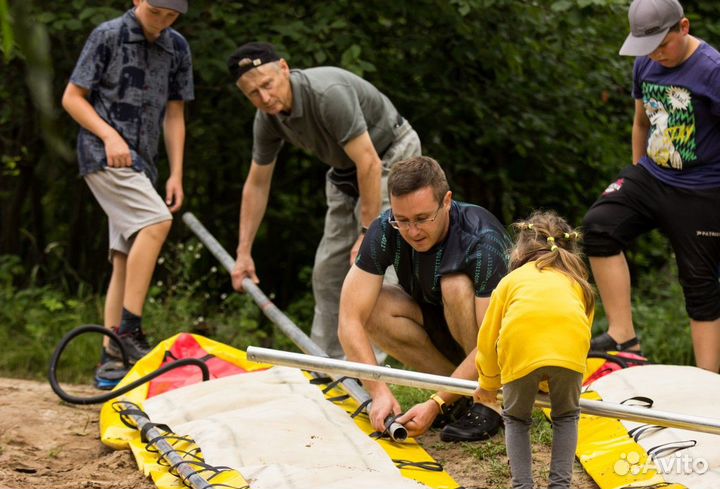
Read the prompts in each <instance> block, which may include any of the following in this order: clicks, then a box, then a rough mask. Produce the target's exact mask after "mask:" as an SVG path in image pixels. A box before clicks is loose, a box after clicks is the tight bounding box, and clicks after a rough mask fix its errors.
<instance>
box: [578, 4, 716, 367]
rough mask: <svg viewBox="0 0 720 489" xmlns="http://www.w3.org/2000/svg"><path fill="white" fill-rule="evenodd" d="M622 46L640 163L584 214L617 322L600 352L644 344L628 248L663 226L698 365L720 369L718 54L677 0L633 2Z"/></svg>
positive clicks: (597, 341) (599, 342)
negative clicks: (635, 317)
mask: <svg viewBox="0 0 720 489" xmlns="http://www.w3.org/2000/svg"><path fill="white" fill-rule="evenodd" d="M628 16H629V19H630V28H631V33H630V35H629V36H628V37H627V39H626V40H625V43H624V44H623V46H622V48H621V49H620V54H621V55H624V56H637V59H636V61H635V67H634V71H633V79H634V82H633V97H634V98H635V119H634V122H633V129H632V150H633V165H631V166H630V167H628V168H625V169H624V170H623V171H622V172H621V173H620V176H619V178H618V179H617V180H616V181H615V182H613V183H612V184H611V185H610V186H609V187H608V188H607V189H606V190H605V192H604V193H603V194H602V195H601V196H600V198H599V199H598V200H597V201H596V202H595V203H594V204H593V206H592V207H591V208H590V210H589V211H588V213H587V214H586V216H585V222H584V229H585V252H586V254H587V255H588V256H589V257H590V264H591V266H592V271H593V275H594V277H595V281H596V283H597V285H598V289H599V292H600V296H601V298H602V301H603V304H604V306H605V310H606V312H607V317H608V323H609V329H608V332H607V333H603V334H602V335H600V336H598V337H596V338H594V339H593V340H592V343H591V349H592V350H595V351H606V350H618V351H622V350H625V351H639V348H640V346H639V341H638V339H637V337H636V336H635V331H634V328H633V323H632V311H631V301H630V274H629V271H628V266H627V262H626V260H625V256H624V254H623V251H624V250H625V249H626V248H627V247H628V245H629V244H630V243H631V242H632V241H633V240H634V239H635V238H636V237H637V236H639V235H640V234H643V233H647V232H648V231H650V230H652V229H655V228H658V229H660V230H661V231H662V232H663V233H664V234H665V235H666V236H667V237H668V238H669V240H670V243H671V245H672V247H673V251H674V252H675V255H676V260H677V265H678V274H679V278H680V283H681V285H682V287H683V293H684V296H685V307H686V310H687V313H688V315H689V316H690V326H691V334H692V340H693V347H694V351H695V360H696V363H697V365H698V367H701V368H704V369H707V370H711V371H713V372H718V369H720V284H719V283H718V265H719V264H720V191H718V190H720V53H718V51H716V50H715V49H714V48H713V47H711V46H710V45H708V44H707V43H705V42H704V41H702V40H700V39H698V38H696V37H694V36H692V35H690V21H689V20H688V19H687V17H685V15H684V13H683V8H682V6H681V5H680V3H679V2H678V1H677V0H634V1H633V2H632V4H631V5H630V10H629V15H628Z"/></svg>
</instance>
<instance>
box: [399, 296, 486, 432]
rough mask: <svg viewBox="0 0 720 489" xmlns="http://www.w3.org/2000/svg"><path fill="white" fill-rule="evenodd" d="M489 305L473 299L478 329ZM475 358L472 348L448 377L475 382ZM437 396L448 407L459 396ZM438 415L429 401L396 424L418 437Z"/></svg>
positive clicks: (438, 408) (413, 408)
mask: <svg viewBox="0 0 720 489" xmlns="http://www.w3.org/2000/svg"><path fill="white" fill-rule="evenodd" d="M489 304H490V298H489V297H476V298H475V321H476V322H477V328H478V329H479V327H480V325H481V324H482V321H483V318H484V317H485V311H487V308H488V305H489ZM476 356H477V347H475V348H473V350H472V351H471V352H470V353H469V354H468V355H467V357H465V359H464V360H463V361H462V363H461V364H460V365H458V366H457V368H456V369H455V370H453V373H452V374H450V377H454V378H456V379H465V380H477V378H478V373H477V368H476V367H475V357H476ZM437 395H438V396H439V397H440V398H441V399H442V400H443V401H444V402H445V403H446V404H448V405H450V404H452V403H454V402H455V401H456V400H457V399H458V398H460V395H458V394H453V393H451V392H445V391H440V392H438V393H437ZM438 414H440V406H439V405H438V403H436V402H435V401H433V400H432V399H430V400H427V401H425V402H423V403H420V404H416V405H415V406H413V407H412V408H411V409H409V410H408V411H407V412H406V413H405V414H403V415H402V416H400V417H399V418H398V419H397V422H398V423H400V424H402V425H403V426H405V428H406V429H407V430H408V435H410V436H419V435H422V434H423V433H425V432H426V431H427V430H428V429H429V428H430V426H431V425H432V422H433V421H434V420H435V418H436V417H437V415H438Z"/></svg>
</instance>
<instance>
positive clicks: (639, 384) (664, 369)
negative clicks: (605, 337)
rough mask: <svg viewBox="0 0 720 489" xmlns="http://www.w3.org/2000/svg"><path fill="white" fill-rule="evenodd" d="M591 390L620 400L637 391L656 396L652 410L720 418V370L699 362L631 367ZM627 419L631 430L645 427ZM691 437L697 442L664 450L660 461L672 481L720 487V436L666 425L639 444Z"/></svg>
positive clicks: (694, 487)
mask: <svg viewBox="0 0 720 489" xmlns="http://www.w3.org/2000/svg"><path fill="white" fill-rule="evenodd" d="M588 390H593V391H596V392H598V393H599V394H600V396H601V397H602V399H603V401H609V402H615V403H618V402H622V401H624V400H626V399H628V398H631V397H635V396H644V397H649V398H650V399H652V400H653V401H654V403H653V406H652V408H651V409H649V410H648V412H649V413H652V411H653V410H658V411H667V412H672V413H678V414H685V415H693V416H703V417H706V418H715V419H717V420H718V422H720V411H718V406H720V375H717V374H714V373H712V372H709V371H707V370H702V369H699V368H696V367H682V366H673V365H647V366H642V367H632V368H626V369H622V370H618V371H615V372H613V373H612V374H610V375H606V376H604V377H601V378H600V379H598V380H596V381H595V382H593V383H592V384H591V385H590V386H589V387H588ZM627 404H628V405H638V404H636V403H635V404H632V403H627ZM622 423H623V425H624V426H625V427H626V428H627V429H628V431H629V430H631V429H633V428H635V427H636V426H641V423H634V422H630V421H622ZM689 440H695V441H697V445H695V446H694V447H691V448H684V449H682V450H679V451H677V452H675V453H660V454H659V455H658V456H656V457H655V465H656V466H658V467H659V468H660V469H661V472H662V473H663V477H664V478H665V481H666V482H674V483H679V484H683V485H685V486H686V487H688V488H689V489H717V488H718V487H720V435H712V434H708V433H700V432H698V431H690V430H681V429H674V428H665V429H661V430H648V431H647V432H646V433H645V434H644V435H642V436H640V438H639V440H638V444H639V445H640V446H642V447H643V448H644V449H645V451H648V450H651V449H652V448H653V447H657V446H659V445H663V444H666V443H681V442H687V441H689ZM637 469H638V468H635V470H637ZM698 469H699V470H698ZM704 469H707V471H706V472H704ZM700 472H704V473H700Z"/></svg>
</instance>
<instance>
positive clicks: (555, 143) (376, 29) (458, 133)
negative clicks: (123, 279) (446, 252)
mask: <svg viewBox="0 0 720 489" xmlns="http://www.w3.org/2000/svg"><path fill="white" fill-rule="evenodd" d="M627 3H628V2H627V1H626V0H551V1H540V0H531V1H524V2H518V1H515V0H449V1H447V0H419V1H417V2H412V3H411V2H405V1H396V2H379V1H377V0H369V1H367V2H362V3H358V2H350V1H349V0H337V1H336V2H308V1H299V2H262V1H260V0H246V1H244V2H237V1H227V2H202V1H197V2H194V3H193V4H192V6H191V9H190V11H189V12H188V14H187V15H186V16H183V17H182V18H181V19H180V21H179V23H178V25H177V26H176V27H177V29H178V30H179V31H180V32H182V33H183V34H184V35H185V37H186V38H187V39H188V40H189V42H190V44H191V47H192V50H193V58H194V68H195V81H196V100H195V101H194V102H192V103H190V104H188V109H187V120H188V142H187V150H186V171H185V190H186V194H187V200H186V206H185V208H186V209H188V210H191V211H193V212H194V213H195V214H196V215H197V216H198V217H199V218H200V219H201V220H202V221H203V222H204V223H205V225H206V226H207V227H208V229H210V230H211V231H212V232H213V234H215V235H216V237H217V238H218V239H219V241H220V242H221V243H223V244H224V245H226V247H227V249H233V248H234V246H235V244H236V242H237V220H238V217H237V216H238V205H239V201H240V195H241V192H242V184H243V180H244V177H245V174H246V172H247V168H248V166H249V160H250V152H251V146H252V119H253V113H254V109H253V108H252V107H251V105H250V104H249V103H248V102H247V101H246V100H245V99H244V98H243V96H242V95H241V94H240V93H239V91H238V90H237V89H236V88H235V86H234V85H233V82H232V80H230V79H229V77H228V75H227V71H226V68H225V60H226V58H227V56H228V55H229V54H230V53H231V52H232V51H233V50H234V48H235V47H236V46H237V45H239V44H241V43H243V42H246V41H249V40H255V39H258V40H266V41H270V42H273V43H275V44H276V46H277V47H278V49H279V51H280V53H281V54H283V55H284V56H285V57H286V58H287V60H288V62H289V63H290V65H291V67H298V68H303V67H310V66H316V65H337V66H342V67H344V68H347V69H349V70H352V71H354V72H355V73H358V74H359V75H362V76H364V77H365V78H366V79H368V80H369V81H370V82H372V83H373V84H375V85H376V86H377V87H378V88H380V89H381V90H382V91H383V92H384V93H385V94H387V95H388V96H389V98H390V99H391V100H392V101H393V102H394V103H395V105H396V106H397V107H398V108H399V110H400V111H401V113H402V114H403V115H405V116H406V117H407V118H408V120H410V121H411V123H412V124H413V126H414V127H415V128H416V130H417V131H418V133H419V134H420V137H421V140H422V142H423V149H424V152H425V153H426V154H428V155H431V156H433V157H435V158H437V159H438V160H439V161H440V162H441V163H442V164H443V166H444V167H445V168H446V170H447V173H448V176H449V178H450V181H451V186H452V188H453V190H454V192H455V196H456V198H458V199H460V200H466V201H470V202H474V203H478V204H480V205H483V206H485V207H487V208H488V209H490V210H491V211H492V212H493V213H495V214H496V215H498V216H499V217H500V218H501V220H503V221H504V222H505V223H510V222H511V221H513V220H515V219H518V218H521V217H523V216H525V215H527V214H528V213H529V212H530V211H531V210H532V209H535V208H540V207H542V208H553V209H555V210H557V211H558V212H559V213H560V214H561V215H563V216H565V217H567V218H568V219H569V221H570V222H573V223H575V224H579V222H580V219H581V217H582V215H583V214H584V212H585V211H586V209H587V208H588V206H589V205H590V204H591V203H592V202H593V201H594V199H595V197H596V196H597V195H598V193H599V192H600V191H601V190H602V188H603V187H604V186H605V185H606V184H607V182H608V181H610V179H611V178H612V177H613V176H614V175H615V174H616V173H617V172H618V171H619V169H620V168H621V167H622V166H624V165H625V164H626V163H627V162H628V161H629V157H630V128H631V122H632V121H631V110H632V101H631V99H630V94H629V92H630V82H631V67H632V60H630V59H627V58H621V57H619V56H618V55H617V50H618V47H619V46H620V44H621V42H622V40H623V38H624V36H625V33H626V31H627V28H626V26H627V19H626V8H627ZM683 3H684V5H685V7H686V11H687V12H688V15H689V16H690V19H691V22H692V26H693V32H694V33H695V34H696V35H699V36H700V37H702V38H703V39H705V40H707V41H708V42H710V43H711V44H714V45H718V44H719V43H718V40H720V20H719V19H720V5H715V4H714V3H709V2H700V1H692V0H687V1H684V2H683ZM130 6H131V2H130V1H128V0H108V1H105V2H97V1H92V0H71V1H68V2H39V1H32V0H25V1H23V2H7V0H0V35H2V39H1V40H0V49H2V56H1V57H0V69H2V72H3V79H2V82H1V83H0V148H1V149H0V153H2V154H1V155H0V157H1V159H0V175H1V176H0V209H1V216H2V217H1V219H2V225H0V254H10V255H14V256H16V257H17V258H18V260H17V261H16V262H15V263H16V265H17V266H22V269H23V273H21V274H11V275H10V276H11V277H12V283H11V284H8V285H7V287H6V289H5V290H6V293H9V292H7V291H8V290H12V293H11V295H10V296H6V297H10V298H11V299H12V300H14V301H16V302H17V304H18V308H19V309H17V310H15V313H16V314H20V315H22V311H23V309H22V308H21V306H20V305H22V304H24V306H23V307H28V304H35V303H40V304H41V303H42V300H41V297H42V296H44V295H48V297H54V294H60V295H59V296H58V297H60V298H61V299H57V300H58V301H60V302H61V303H62V304H63V308H62V309H61V310H60V313H59V314H56V315H55V316H54V318H53V319H56V320H58V321H65V322H64V323H63V325H62V326H60V327H59V328H58V329H59V330H65V331H66V330H67V329H69V326H70V324H71V323H79V322H82V321H86V322H87V321H91V320H92V321H96V322H97V320H98V319H97V318H98V317H99V315H100V308H99V306H98V305H97V304H95V303H94V301H96V300H97V295H96V294H97V292H98V291H100V290H102V289H103V287H104V286H105V284H106V282H107V280H108V276H109V275H108V274H109V271H110V268H109V266H108V265H107V252H106V247H107V238H106V232H105V230H104V229H105V225H104V222H105V218H104V216H103V214H102V211H101V210H100V208H99V206H98V205H97V204H96V202H95V201H94V199H93V198H92V196H91V194H90V193H89V191H88V190H87V187H86V185H85V184H84V182H82V181H81V180H80V179H78V178H77V177H76V173H77V168H76V164H75V163H74V161H72V158H68V157H67V154H66V151H65V150H64V149H63V148H64V147H67V146H72V142H73V141H74V138H75V135H76V133H77V125H76V124H75V123H74V122H73V121H72V120H71V119H70V118H69V117H68V116H67V115H66V114H64V113H63V112H62V111H60V110H59V109H58V107H57V103H56V101H58V100H59V99H60V97H61V94H62V91H63V90H64V87H65V85H66V83H67V80H68V77H69V75H70V73H71V71H72V69H73V66H74V63H75V61H76V59H77V57H78V55H79V53H80V50H81V49H82V46H83V44H84V42H85V40H86V38H87V36H88V35H89V33H90V31H91V30H92V29H93V28H94V27H95V26H96V25H98V23H100V22H102V21H105V20H108V19H110V18H113V17H116V16H118V15H120V14H121V13H122V12H123V11H125V10H126V9H127V8H129V7H130ZM29 26H31V27H29ZM36 41H37V42H36ZM53 102H55V103H53ZM159 168H160V170H161V176H162V174H163V173H164V174H165V175H167V164H166V162H165V161H161V162H160V163H159ZM325 170H326V167H324V166H323V165H321V164H319V163H318V162H317V161H316V160H315V159H314V158H313V157H312V156H311V155H308V154H306V153H304V152H302V151H299V150H297V149H294V148H286V149H285V150H283V152H282V153H281V156H280V160H279V163H278V167H277V170H276V172H275V181H274V183H273V193H272V195H271V200H270V204H269V209H268V212H267V215H266V217H265V221H264V225H263V226H262V227H261V229H260V231H259V234H258V237H257V240H256V246H255V249H254V258H255V261H256V264H257V267H258V272H259V274H260V277H261V280H262V283H261V286H262V287H263V290H265V291H266V292H267V293H270V294H272V295H273V297H274V300H275V301H276V303H277V304H278V305H279V306H280V307H281V308H287V309H288V310H289V311H292V314H296V315H297V317H298V320H299V321H300V324H301V326H303V327H308V326H309V317H310V316H311V314H312V300H311V296H310V292H309V273H308V270H309V268H308V267H309V266H310V264H311V263H312V260H313V255H314V250H315V247H316V244H317V242H318V240H319V238H320V234H321V231H322V221H323V217H324V209H325V206H324V196H323V195H322V192H321V191H318V189H321V188H322V185H321V182H322V181H323V178H324V173H325ZM171 242H175V243H182V244H184V245H185V246H190V243H191V242H192V241H191V240H190V233H189V231H188V230H187V229H185V228H184V227H183V226H182V225H179V224H176V226H174V229H173V234H172V236H171ZM664 243H665V241H664V240H663V239H662V238H660V237H658V236H657V235H654V236H651V237H649V238H647V239H646V240H643V241H642V242H641V243H640V244H639V246H638V247H637V248H636V249H635V250H633V253H632V255H631V256H632V258H633V263H634V266H635V269H634V271H635V272H636V274H635V275H636V277H639V279H640V280H639V281H640V282H642V278H643V277H644V276H645V275H647V274H648V273H650V272H651V271H652V270H656V269H661V268H662V267H664V266H666V262H667V258H668V256H669V254H668V252H667V246H666V245H665V244H664ZM178 246H179V245H178ZM169 252H170V253H173V252H174V251H173V248H169ZM168 260H170V258H168ZM191 266H192V269H193V270H197V268H198V267H201V268H202V269H203V270H205V271H206V270H208V269H210V267H211V266H212V264H211V260H209V259H207V258H204V259H202V260H200V261H199V262H197V263H194V264H192V265H190V264H188V263H177V264H175V265H173V267H174V268H169V265H168V266H165V267H163V266H160V267H159V268H158V273H157V274H156V277H155V279H154V280H155V281H158V280H159V281H162V282H163V283H164V284H167V285H168V286H169V287H172V285H176V286H177V285H178V284H179V283H182V284H185V285H187V286H188V287H189V289H187V290H182V291H180V292H178V290H177V288H176V289H175V290H174V291H173V290H172V289H171V288H170V289H169V290H168V289H163V290H160V288H157V287H156V288H154V289H153V291H152V298H153V299H154V300H156V302H155V303H154V304H153V303H149V304H148V311H147V314H149V315H151V316H152V315H154V314H158V316H157V317H156V319H157V320H158V322H159V321H160V320H162V318H161V316H160V314H161V313H162V314H170V316H168V318H167V321H166V322H168V323H169V324H177V322H179V323H183V322H187V321H188V320H190V321H194V320H196V319H197V318H198V317H202V318H203V321H199V322H198V325H196V326H198V327H200V326H199V325H200V324H201V323H203V322H208V321H209V319H208V318H210V317H212V314H213V312H212V311H214V310H215V309H218V308H220V309H222V308H223V307H226V305H227V307H229V305H232V306H233V307H237V308H239V310H242V311H244V312H245V313H247V314H248V318H249V319H248V320H249V321H254V320H255V319H254V317H253V316H252V307H249V306H248V304H247V302H246V301H244V300H243V299H241V298H236V297H235V296H234V295H232V294H231V292H230V290H229V282H228V280H227V277H226V276H225V275H224V274H222V273H218V274H216V275H212V277H214V278H212V279H211V278H207V280H203V281H201V282H200V283H199V284H197V285H192V284H193V283H194V280H196V279H190V276H189V275H188V274H190V273H192V274H194V273H196V271H192V272H191V271H190V268H188V267H191ZM7 276H8V275H6V278H7ZM193 276H194V275H193ZM24 287H28V288H30V289H31V290H30V291H28V292H27V294H30V295H22V293H21V289H22V288H24ZM46 287H47V288H46ZM41 291H42V292H41ZM32 294H36V295H32ZM204 294H209V295H210V298H209V299H210V300H207V301H206V300H204ZM222 294H227V296H228V297H229V298H228V299H227V300H226V301H218V300H217V297H220V296H221V295H222ZM16 296H17V297H16ZM73 296H75V297H80V298H82V300H80V301H79V303H78V304H74V303H69V302H68V299H67V298H68V297H73ZM89 298H92V299H89ZM86 299H87V300H86ZM186 299H187V300H186ZM642 300H643V301H645V299H642ZM647 300H655V299H654V298H650V299H647ZM644 304H648V306H647V310H648V311H652V310H657V308H653V307H652V306H650V305H649V304H652V303H650V302H638V303H637V307H638V309H639V310H640V311H641V310H643V307H645V306H644ZM42 307H45V306H42ZM661 309H662V308H661ZM49 312H50V311H48V313H49ZM55 312H58V311H55ZM226 313H227V314H229V309H226V310H225V311H224V312H218V314H220V315H222V314H226ZM3 314H7V315H8V317H10V316H9V313H7V312H3ZM673 314H675V312H673ZM678 314H681V311H680V310H678ZM62 318H65V319H62ZM191 318H195V319H191ZM13 321H16V322H15V323H12V324H15V327H17V328H21V325H20V323H17V321H19V320H18V319H17V318H15V319H13ZM663 321H665V319H664V318H657V319H654V320H653V322H663ZM258 323H259V324H263V320H262V319H258ZM219 324H220V323H218V325H217V326H213V327H217V328H218V330H219V329H222V328H223V327H225V326H223V327H221V326H220V325H219ZM227 324H228V326H226V327H227V328H228V329H231V328H232V327H231V326H229V325H230V324H231V323H230V322H229V321H228V322H227ZM640 324H642V323H640ZM23 327H24V326H23ZM248 328H250V326H248ZM261 329H262V330H263V331H264V332H265V334H267V335H268V336H267V338H270V336H271V328H270V326H269V325H267V324H264V325H263V326H262V328H261ZM20 330H21V329H18V330H17V331H20ZM215 332H216V331H213V333H215ZM29 334H31V333H29ZM236 340H237V341H239V342H241V339H240V338H239V337H238V338H236ZM232 341H235V340H232ZM658 346H659V345H658Z"/></svg>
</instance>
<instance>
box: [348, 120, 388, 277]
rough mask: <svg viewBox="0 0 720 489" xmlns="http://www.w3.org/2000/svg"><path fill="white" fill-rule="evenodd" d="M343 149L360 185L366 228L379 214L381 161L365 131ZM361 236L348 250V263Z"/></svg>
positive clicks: (361, 216) (353, 257)
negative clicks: (355, 169) (350, 161)
mask: <svg viewBox="0 0 720 489" xmlns="http://www.w3.org/2000/svg"><path fill="white" fill-rule="evenodd" d="M344 149H345V152H346V153H347V155H348V157H350V159H351V160H353V162H355V166H356V168H357V176H358V186H359V187H360V225H361V226H363V227H366V228H367V227H369V226H370V223H371V222H373V220H374V219H375V218H376V217H377V216H378V215H380V208H381V206H382V199H381V195H382V193H381V189H380V179H381V177H382V161H381V160H380V157H379V156H378V154H377V151H375V146H373V144H372V140H371V139H370V134H368V132H367V131H365V132H364V133H362V134H360V135H359V136H357V137H356V138H354V139H352V140H351V141H349V142H348V143H347V144H346V145H345V147H344ZM363 238H364V236H363V235H362V234H360V236H358V239H357V241H356V242H355V245H354V246H353V248H352V251H351V252H350V263H353V262H354V261H355V257H356V256H357V253H358V250H359V249H360V244H361V243H362V240H363Z"/></svg>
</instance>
